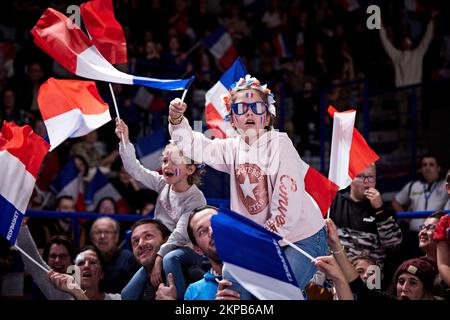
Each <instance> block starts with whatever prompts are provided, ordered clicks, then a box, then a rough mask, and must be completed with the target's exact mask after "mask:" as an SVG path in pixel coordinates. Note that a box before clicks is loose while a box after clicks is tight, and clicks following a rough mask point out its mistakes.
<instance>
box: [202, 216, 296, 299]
mask: <svg viewBox="0 0 450 320" xmlns="http://www.w3.org/2000/svg"><path fill="white" fill-rule="evenodd" d="M211 226H212V229H213V237H214V241H215V245H216V250H217V253H218V255H219V257H220V258H221V259H222V261H224V262H225V263H226V266H227V270H228V271H229V272H230V274H231V275H232V276H233V277H234V278H235V279H236V280H237V281H238V282H239V284H240V285H242V286H243V287H244V288H245V289H246V290H248V291H249V292H250V293H252V294H253V295H254V296H255V297H257V298H258V299H260V300H303V295H302V292H301V290H300V289H299V288H298V285H297V281H296V280H295V277H294V275H293V273H292V270H291V267H290V265H289V263H288V261H287V259H286V256H285V255H284V252H283V249H282V248H281V246H280V245H279V243H278V241H279V240H281V237H280V236H278V235H276V234H274V233H272V232H270V231H268V230H266V229H265V228H263V227H262V226H260V225H258V224H257V223H255V222H253V221H251V220H249V219H247V218H245V217H244V216H242V215H240V214H238V213H236V212H233V211H230V210H227V209H220V210H219V213H218V214H217V215H213V216H212V217H211Z"/></svg>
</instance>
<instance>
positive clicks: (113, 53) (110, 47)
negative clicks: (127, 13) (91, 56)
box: [80, 0, 127, 64]
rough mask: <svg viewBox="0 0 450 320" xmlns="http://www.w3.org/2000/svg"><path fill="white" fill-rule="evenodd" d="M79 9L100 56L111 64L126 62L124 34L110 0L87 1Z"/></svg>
mask: <svg viewBox="0 0 450 320" xmlns="http://www.w3.org/2000/svg"><path fill="white" fill-rule="evenodd" d="M80 9H81V16H82V17H83V22H84V25H85V26H86V29H87V30H88V32H89V35H90V36H91V37H92V42H93V43H94V45H95V47H96V48H97V49H98V51H100V53H101V54H102V56H103V57H105V59H106V60H108V61H109V62H110V63H111V64H116V63H125V62H127V43H126V40H125V34H124V33H123V29H122V26H121V25H120V24H119V22H118V21H117V20H116V18H115V17H114V7H113V4H112V0H93V1H88V2H85V3H83V4H82V5H81V7H80Z"/></svg>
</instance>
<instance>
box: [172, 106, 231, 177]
mask: <svg viewBox="0 0 450 320" xmlns="http://www.w3.org/2000/svg"><path fill="white" fill-rule="evenodd" d="M185 111H186V104H185V103H181V99H179V98H177V99H174V100H172V101H171V102H170V106H169V132H170V136H171V137H172V140H174V141H175V143H176V144H177V146H178V148H180V150H182V151H183V154H184V155H185V156H186V157H188V158H190V159H193V160H195V161H197V162H199V163H206V164H207V165H209V166H211V167H212V168H214V169H216V170H219V171H223V172H227V173H230V171H231V170H232V168H233V162H234V156H233V154H234V150H233V149H234V148H233V145H234V140H235V139H231V138H229V139H214V140H211V139H208V138H207V137H205V136H204V135H203V134H202V133H201V132H195V131H193V130H192V128H191V126H190V125H189V122H188V121H187V119H186V118H185V117H184V116H183V114H184V112H185Z"/></svg>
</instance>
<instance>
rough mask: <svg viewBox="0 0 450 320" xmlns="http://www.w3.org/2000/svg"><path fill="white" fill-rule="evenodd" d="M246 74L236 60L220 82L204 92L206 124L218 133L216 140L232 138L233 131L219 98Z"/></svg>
mask: <svg viewBox="0 0 450 320" xmlns="http://www.w3.org/2000/svg"><path fill="white" fill-rule="evenodd" d="M246 74H247V70H246V69H245V66H244V64H243V63H242V61H241V58H237V59H236V61H234V63H233V65H232V66H231V67H230V68H229V69H228V70H227V71H226V72H225V73H224V74H223V75H222V77H221V78H220V80H219V81H218V82H217V83H216V84H215V85H214V86H213V87H212V88H211V89H209V90H208V92H206V95H205V100H206V103H205V117H206V124H207V125H208V127H209V128H210V129H216V130H217V131H218V134H217V135H215V137H216V138H222V139H223V138H227V137H231V136H233V133H234V129H233V127H232V126H231V125H230V123H229V122H228V121H227V120H226V118H225V117H226V115H227V112H226V110H225V107H223V106H222V99H221V96H222V95H225V94H227V93H228V88H230V87H231V85H232V84H233V83H234V82H236V81H238V80H239V79H240V78H244V77H245V75H246Z"/></svg>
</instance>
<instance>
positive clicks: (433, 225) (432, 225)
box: [419, 224, 436, 231]
mask: <svg viewBox="0 0 450 320" xmlns="http://www.w3.org/2000/svg"><path fill="white" fill-rule="evenodd" d="M423 229H425V230H426V231H431V230H434V229H436V225H435V224H427V225H425V224H422V225H421V226H419V230H420V231H421V230H423Z"/></svg>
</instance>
